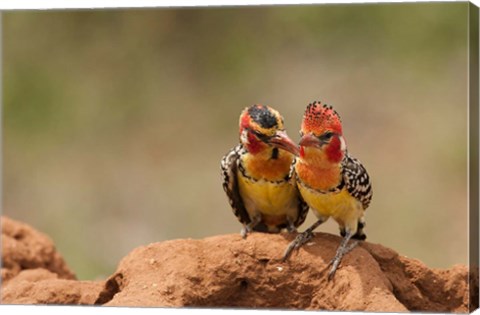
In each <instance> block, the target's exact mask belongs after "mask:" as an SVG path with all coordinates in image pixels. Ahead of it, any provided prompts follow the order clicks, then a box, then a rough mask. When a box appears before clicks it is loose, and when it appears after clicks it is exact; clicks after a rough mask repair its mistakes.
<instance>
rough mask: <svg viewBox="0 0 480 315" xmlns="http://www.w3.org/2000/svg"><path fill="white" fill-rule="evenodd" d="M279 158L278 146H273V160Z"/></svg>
mask: <svg viewBox="0 0 480 315" xmlns="http://www.w3.org/2000/svg"><path fill="white" fill-rule="evenodd" d="M276 159H278V148H273V150H272V160H276Z"/></svg>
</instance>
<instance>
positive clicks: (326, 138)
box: [300, 102, 346, 163]
mask: <svg viewBox="0 0 480 315" xmlns="http://www.w3.org/2000/svg"><path fill="white" fill-rule="evenodd" d="M300 134H301V136H302V138H301V139H300V157H302V158H304V157H305V148H314V151H313V153H312V154H313V156H318V155H319V154H320V152H321V153H322V154H323V155H325V156H326V157H327V159H328V161H330V162H334V163H337V162H339V161H341V160H342V158H343V156H344V153H345V150H346V146H345V140H344V138H343V131H342V121H341V119H340V115H338V113H337V111H335V109H333V107H332V106H328V105H326V104H322V103H321V102H313V103H310V104H308V106H307V109H306V110H305V114H304V116H303V120H302V126H301V130H300ZM315 149H319V150H320V151H318V150H317V151H318V153H315V152H316V150H315Z"/></svg>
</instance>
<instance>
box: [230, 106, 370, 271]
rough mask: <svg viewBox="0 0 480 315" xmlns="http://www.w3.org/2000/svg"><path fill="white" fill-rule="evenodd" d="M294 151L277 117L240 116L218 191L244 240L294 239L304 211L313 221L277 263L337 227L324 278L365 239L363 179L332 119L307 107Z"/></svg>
mask: <svg viewBox="0 0 480 315" xmlns="http://www.w3.org/2000/svg"><path fill="white" fill-rule="evenodd" d="M300 135H301V139H300V142H299V145H298V146H297V145H296V144H295V143H294V142H293V141H292V140H291V139H290V138H289V137H288V135H287V134H286V132H285V128H284V122H283V117H282V116H281V115H280V113H279V112H278V111H276V110H275V109H273V108H271V107H269V106H263V105H253V106H251V107H247V108H245V109H244V110H243V112H242V113H241V115H240V143H239V144H238V145H237V146H235V147H234V148H232V149H231V150H230V151H229V152H228V153H227V154H226V155H225V156H224V157H223V159H222V162H221V167H222V175H223V188H224V190H225V192H226V193H227V196H228V199H229V201H230V205H231V206H232V209H233V212H234V214H235V216H236V217H237V218H238V220H239V221H240V222H241V223H242V224H243V229H242V231H241V234H242V236H243V237H244V238H245V237H246V236H247V234H248V233H250V232H252V231H259V232H267V233H279V232H280V231H281V230H282V229H287V230H288V231H289V232H294V231H296V229H297V228H298V227H299V226H300V225H301V224H302V223H303V222H304V221H305V218H306V216H307V213H308V208H311V209H312V210H313V212H314V213H315V215H316V217H317V219H318V220H317V221H316V222H315V223H314V224H313V225H312V226H310V227H309V228H308V229H307V230H305V231H304V232H303V233H300V234H298V235H297V237H296V238H295V239H294V240H293V241H292V242H291V243H290V245H289V246H288V248H287V249H286V251H285V254H284V256H283V260H286V259H288V257H289V256H290V255H291V253H292V251H293V250H294V249H299V248H300V247H301V246H302V245H303V244H305V243H307V242H308V241H309V240H310V239H311V238H312V237H313V231H314V229H315V228H317V227H318V226H319V225H320V224H322V223H323V222H325V221H326V220H327V219H328V218H329V217H332V218H334V219H335V220H336V221H337V223H338V224H339V226H340V234H341V235H342V236H343V240H342V242H341V244H340V246H339V247H338V249H337V252H336V254H335V257H334V258H333V259H332V260H331V262H330V264H331V265H332V267H331V269H330V272H329V279H331V278H332V277H333V275H334V274H335V271H336V269H337V268H338V265H339V264H340V262H341V259H342V257H343V255H345V254H346V253H347V252H348V251H350V250H351V249H352V248H353V247H354V246H355V245H356V244H357V242H353V243H352V244H350V245H348V242H349V240H350V239H352V238H353V239H358V240H364V239H365V238H366V236H365V234H364V232H363V228H364V226H365V221H364V211H365V210H366V209H367V207H368V206H369V204H370V200H371V198H372V187H371V183H370V179H369V176H368V174H367V171H366V170H365V168H364V167H363V165H362V164H361V163H360V162H359V161H358V160H357V159H355V158H354V157H352V156H351V155H350V154H349V153H348V151H347V147H346V143H345V139H344V137H343V132H342V123H341V120H340V116H339V115H338V113H337V112H336V111H335V110H334V109H333V108H332V106H328V105H326V104H322V103H321V102H313V103H311V104H309V105H308V106H307V109H306V110H305V114H304V116H303V120H302V125H301V130H300Z"/></svg>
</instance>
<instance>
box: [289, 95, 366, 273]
mask: <svg viewBox="0 0 480 315" xmlns="http://www.w3.org/2000/svg"><path fill="white" fill-rule="evenodd" d="M300 136H301V138H300V141H299V145H300V149H299V156H298V158H297V161H296V163H295V172H294V174H295V176H296V183H297V186H298V189H299V191H300V194H301V196H302V198H303V199H304V200H305V202H306V203H307V204H308V206H309V207H310V209H312V210H313V212H314V214H315V216H316V217H317V221H316V222H315V223H314V224H313V225H312V226H310V227H309V228H308V229H306V230H305V231H304V232H303V233H300V234H298V235H297V237H296V238H295V239H294V240H293V241H292V242H291V243H290V244H289V245H288V247H287V249H286V251H285V253H284V256H283V258H282V260H283V261H286V260H287V259H288V258H289V256H290V255H291V253H292V251H293V250H294V249H296V250H298V249H299V248H300V247H301V246H302V245H303V244H305V243H307V242H308V241H309V240H310V239H311V238H312V237H313V231H314V230H315V229H316V228H317V227H318V226H319V225H321V224H322V223H323V222H325V221H326V220H327V219H328V218H329V217H332V218H333V219H334V220H335V221H336V222H337V223H338V225H339V228H340V234H341V236H342V237H343V239H342V241H341V243H340V246H339V247H338V248H337V251H336V253H335V256H334V257H333V259H332V260H331V261H330V263H329V266H330V265H331V269H330V271H329V274H328V279H329V280H331V279H332V278H333V276H334V275H335V272H336V270H337V268H338V266H339V264H340V262H341V260H342V257H343V256H344V255H345V254H347V253H348V252H349V251H350V250H352V249H353V248H354V247H355V246H356V245H357V244H358V241H353V240H355V239H356V240H365V239H366V234H365V233H364V231H363V229H364V227H365V219H364V214H365V210H366V209H367V208H368V207H369V205H370V202H371V199H372V195H373V190H372V183H371V180H370V177H369V175H368V173H367V170H366V169H365V167H364V166H363V165H362V163H361V162H360V161H359V160H358V159H356V158H355V157H353V156H352V155H351V154H350V153H349V152H348V151H347V145H346V141H345V138H344V135H343V131H342V121H341V118H340V115H339V114H338V113H337V111H336V110H335V109H334V108H333V106H331V105H330V106H329V105H327V104H323V103H322V102H317V101H315V102H312V103H310V104H308V106H307V108H306V110H305V113H304V116H303V120H302V124H301V130H300ZM350 239H352V242H351V244H350V245H347V244H348V242H349V241H350Z"/></svg>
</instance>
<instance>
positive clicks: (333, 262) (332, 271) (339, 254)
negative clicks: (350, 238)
mask: <svg viewBox="0 0 480 315" xmlns="http://www.w3.org/2000/svg"><path fill="white" fill-rule="evenodd" d="M357 245H358V242H356V241H355V242H352V243H351V244H350V245H349V246H348V247H340V248H339V249H338V250H337V252H336V254H335V257H333V258H332V260H330V262H329V263H328V265H327V267H328V266H332V268H330V271H329V272H328V281H330V280H332V279H333V276H334V275H335V272H336V271H337V269H338V265H340V262H341V261H342V258H343V256H345V255H346V254H347V253H349V252H350V251H351V250H352V249H354V248H355V247H356V246H357Z"/></svg>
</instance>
